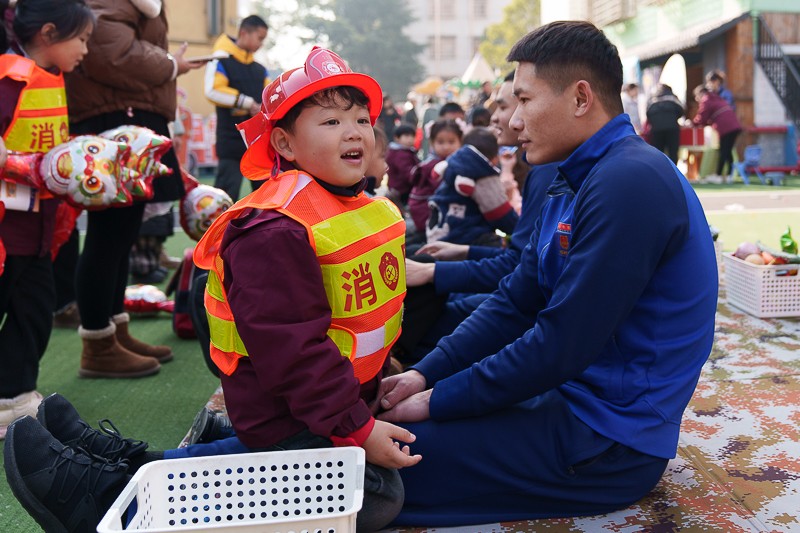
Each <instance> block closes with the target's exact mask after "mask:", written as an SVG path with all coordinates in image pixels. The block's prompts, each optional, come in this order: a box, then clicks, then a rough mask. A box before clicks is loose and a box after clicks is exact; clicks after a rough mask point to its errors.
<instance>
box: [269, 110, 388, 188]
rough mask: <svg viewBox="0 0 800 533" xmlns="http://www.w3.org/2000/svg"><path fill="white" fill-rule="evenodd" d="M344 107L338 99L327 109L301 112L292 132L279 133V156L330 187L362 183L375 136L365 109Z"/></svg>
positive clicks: (373, 146)
mask: <svg viewBox="0 0 800 533" xmlns="http://www.w3.org/2000/svg"><path fill="white" fill-rule="evenodd" d="M345 107H346V106H345V105H344V103H343V102H341V101H338V99H337V101H335V102H330V105H329V106H328V107H322V106H319V105H313V106H311V107H306V108H305V109H303V111H302V112H301V113H300V116H298V117H297V121H296V122H295V124H294V128H293V131H291V132H290V131H288V130H282V131H283V133H284V135H285V146H282V147H281V149H278V153H280V154H281V155H282V156H283V157H284V158H285V159H287V160H289V161H291V162H293V163H294V165H295V166H296V167H297V168H299V169H301V170H304V171H305V172H308V173H309V174H311V175H312V176H314V177H315V178H317V179H320V180H322V181H324V182H326V183H330V184H331V185H336V186H338V187H349V186H351V185H355V184H356V183H358V182H359V181H361V179H362V178H363V177H364V175H365V172H366V170H367V165H368V164H369V157H370V155H371V154H372V153H373V151H374V150H375V134H374V133H373V131H372V125H371V124H370V120H369V111H368V110H367V108H366V107H362V106H358V105H353V106H352V107H351V108H350V109H344V108H345ZM276 129H280V128H276ZM278 144H279V146H280V144H281V143H280V142H278ZM273 146H275V142H273ZM277 148H278V147H276V149H277Z"/></svg>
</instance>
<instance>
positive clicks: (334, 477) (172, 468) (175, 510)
mask: <svg viewBox="0 0 800 533" xmlns="http://www.w3.org/2000/svg"><path fill="white" fill-rule="evenodd" d="M364 465H365V461H364V450H363V449H362V448H356V447H345V448H323V449H314V450H298V451H279V452H259V453H247V454H238V455H218V456H210V457H197V458H191V459H171V460H164V461H154V462H152V463H148V464H146V465H144V466H143V467H142V468H140V469H139V471H137V472H136V474H135V475H134V476H133V477H132V478H131V480H130V482H129V483H128V485H127V486H126V487H125V489H124V490H123V491H122V493H121V494H120V495H119V497H118V498H117V499H116V501H115V502H114V504H113V505H112V506H111V509H109V511H108V512H107V513H106V515H105V516H104V517H103V520H101V521H100V524H99V525H98V527H97V531H98V532H99V533H107V532H112V531H142V532H144V531H146V532H148V533H155V532H174V531H214V532H220V531H232V532H236V533H244V532H256V531H258V532H269V533H290V532H291V533H349V532H354V531H355V530H356V513H357V512H358V511H359V510H360V509H361V503H362V500H363V498H364ZM134 499H135V500H136V513H135V515H134V516H133V519H132V520H130V523H128V524H127V525H126V524H125V522H126V519H125V516H126V510H127V509H128V507H129V506H130V505H131V502H133V500H134Z"/></svg>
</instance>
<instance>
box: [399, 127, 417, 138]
mask: <svg viewBox="0 0 800 533" xmlns="http://www.w3.org/2000/svg"><path fill="white" fill-rule="evenodd" d="M416 134H417V130H416V129H414V126H411V125H410V124H400V125H399V126H397V127H396V128H395V129H394V138H395V139H399V138H400V137H402V136H403V135H416Z"/></svg>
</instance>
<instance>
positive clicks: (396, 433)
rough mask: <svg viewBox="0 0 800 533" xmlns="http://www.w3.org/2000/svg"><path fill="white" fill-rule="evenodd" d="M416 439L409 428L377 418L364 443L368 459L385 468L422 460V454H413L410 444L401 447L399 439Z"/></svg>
mask: <svg viewBox="0 0 800 533" xmlns="http://www.w3.org/2000/svg"><path fill="white" fill-rule="evenodd" d="M416 439H417V437H415V436H414V434H413V433H411V432H410V431H408V430H407V429H404V428H401V427H399V426H395V425H394V424H390V423H388V422H381V421H380V420H376V421H375V426H374V427H373V428H372V431H371V432H370V434H369V437H367V440H366V441H364V445H363V447H364V451H365V452H366V454H367V461H369V462H370V463H372V464H375V465H378V466H382V467H384V468H403V467H406V466H414V465H415V464H417V463H418V462H420V461H421V460H422V456H421V455H411V449H410V448H409V447H408V446H403V447H402V448H401V447H400V443H398V442H397V441H398V440H399V441H401V442H408V443H411V442H414V441H415V440H416Z"/></svg>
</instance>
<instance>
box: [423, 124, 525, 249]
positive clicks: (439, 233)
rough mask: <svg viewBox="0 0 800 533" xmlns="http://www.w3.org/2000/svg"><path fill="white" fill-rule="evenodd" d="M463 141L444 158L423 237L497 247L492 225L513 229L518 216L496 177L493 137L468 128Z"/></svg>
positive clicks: (497, 241) (429, 240) (496, 227)
mask: <svg viewBox="0 0 800 533" xmlns="http://www.w3.org/2000/svg"><path fill="white" fill-rule="evenodd" d="M463 141H464V146H462V147H461V148H459V149H458V151H457V152H455V153H454V154H453V155H451V156H450V157H449V158H448V159H447V168H446V169H445V170H444V178H443V179H442V184H441V185H439V188H438V189H437V190H436V193H435V194H434V195H433V196H432V197H431V199H430V204H429V205H430V209H431V214H430V217H429V218H428V227H427V228H426V233H427V237H428V242H434V241H447V242H451V243H454V244H470V245H472V244H474V245H483V246H500V245H501V239H500V237H499V236H498V235H496V234H495V232H494V230H495V229H499V230H501V231H503V232H505V233H507V234H510V233H511V232H513V231H514V227H515V226H516V225H517V220H518V219H519V216H518V215H517V212H516V211H514V208H513V207H512V206H511V203H509V201H508V196H507V195H506V191H505V186H504V185H503V184H502V182H501V181H500V171H499V170H498V169H497V167H496V166H495V165H496V164H497V162H498V145H497V138H496V137H495V136H494V133H492V131H491V130H489V129H488V128H473V129H472V130H470V132H469V133H467V134H466V135H464V139H463Z"/></svg>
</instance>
